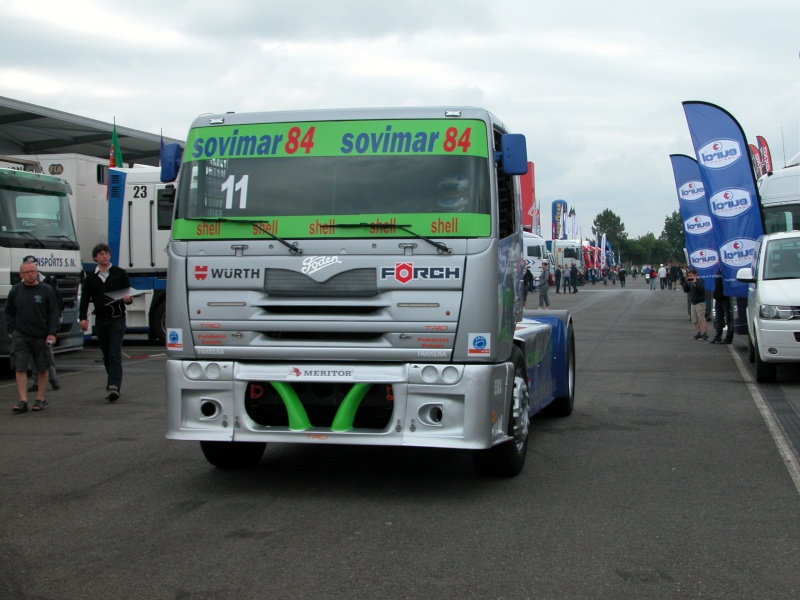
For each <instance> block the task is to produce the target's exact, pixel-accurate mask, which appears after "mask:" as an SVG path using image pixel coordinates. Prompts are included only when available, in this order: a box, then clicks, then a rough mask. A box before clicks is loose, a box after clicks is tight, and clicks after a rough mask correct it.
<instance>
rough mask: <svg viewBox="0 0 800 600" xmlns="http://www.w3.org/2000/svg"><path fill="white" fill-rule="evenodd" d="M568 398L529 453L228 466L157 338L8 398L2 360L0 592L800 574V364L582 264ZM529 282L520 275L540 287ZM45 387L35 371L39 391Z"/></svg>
mask: <svg viewBox="0 0 800 600" xmlns="http://www.w3.org/2000/svg"><path fill="white" fill-rule="evenodd" d="M550 299H551V305H552V307H553V308H569V309H570V310H571V311H572V315H573V318H574V323H575V333H576V342H577V397H576V403H575V411H574V413H573V414H572V416H570V417H567V418H546V417H536V418H535V419H533V421H532V427H531V442H530V445H529V450H528V457H527V463H526V465H525V468H524V470H523V472H522V473H521V474H520V475H519V476H517V477H515V478H512V479H490V478H482V477H479V476H477V475H476V474H475V473H474V471H473V469H472V464H471V460H470V457H469V455H468V454H467V453H464V452H458V451H449V450H448V451H444V450H425V449H413V448H374V447H346V446H325V447H320V446H306V445H289V444H270V445H269V446H268V448H267V452H266V454H265V456H264V458H263V460H262V462H261V464H260V465H258V467H256V468H254V469H249V470H234V471H221V470H217V469H214V468H213V467H211V466H210V465H208V463H206V461H205V460H204V459H203V457H202V454H201V453H200V449H199V446H198V444H197V443H194V442H177V441H170V440H166V439H165V438H164V392H163V390H164V375H163V373H164V370H163V369H164V361H165V357H164V356H163V352H162V350H161V349H160V348H159V347H157V346H154V345H151V344H149V343H147V342H145V341H134V342H130V343H126V345H125V349H124V351H125V354H126V358H125V359H124V372H125V376H124V381H123V396H122V398H121V399H120V400H119V401H118V402H117V403H114V404H111V403H108V402H106V401H105V400H104V399H103V396H104V392H103V385H104V372H103V368H102V364H100V362H99V359H100V354H99V350H98V349H97V347H96V346H89V347H87V348H86V349H85V350H83V351H81V352H77V353H72V354H68V355H60V356H58V358H57V362H58V366H59V372H60V374H61V383H62V388H61V389H60V390H58V391H48V399H49V400H50V404H49V405H48V407H47V409H46V410H45V411H43V412H41V413H35V414H34V413H30V412H29V413H26V414H23V415H14V414H12V412H11V405H12V403H13V402H14V400H15V390H14V382H13V379H12V377H11V375H10V374H5V375H4V376H2V377H0V398H2V399H3V400H4V402H3V404H2V405H0V450H1V451H2V457H3V460H2V463H0V481H1V482H2V486H0V505H1V506H2V508H1V509H0V599H5V598H9V599H11V598H13V599H36V600H44V599H53V600H56V599H58V600H68V599H94V598H98V599H101V598H102V599H107V598H125V599H127V598H131V599H138V598H142V599H151V598H165V599H176V600H199V599H212V600H216V599H227V598H237V599H242V598H298V599H299V598H303V599H305V598H343V599H345V598H346V599H352V598H365V599H366V598H369V599H373V598H389V599H394V598H398V599H399V598H420V599H422V598H425V599H429V598H480V599H483V598H495V599H500V598H502V599H517V598H536V599H547V598H558V599H564V598H587V599H589V598H592V599H593V598H609V599H618V598H724V599H726V600H729V599H747V600H750V599H753V598H765V599H767V598H768V599H782V598H787V599H788V598H792V599H794V598H797V597H800V569H798V565H800V476H798V468H797V464H798V463H797V456H798V453H800V452H799V451H798V448H797V445H798V444H797V441H796V436H794V434H793V429H792V428H793V427H794V425H795V424H796V423H797V415H798V412H800V369H788V368H783V369H781V370H780V371H779V379H778V382H777V383H775V384H770V385H767V386H764V385H758V384H755V383H754V382H753V378H752V372H751V366H750V365H749V363H748V362H747V353H746V348H745V345H744V341H743V340H742V339H741V338H740V337H739V336H737V338H736V343H735V344H734V345H733V346H724V345H711V344H708V343H702V342H697V341H694V340H693V339H691V337H692V335H693V334H694V330H693V328H692V325H691V324H690V323H689V320H688V314H687V311H686V299H685V296H684V294H683V292H681V291H663V292H662V291H661V290H656V291H651V290H649V289H648V288H647V286H646V285H645V284H644V282H643V281H642V280H641V279H639V280H637V281H635V282H634V281H629V284H628V286H627V287H626V288H624V289H622V288H620V287H619V285H617V286H610V285H609V286H603V285H602V284H600V285H595V286H591V285H590V286H584V287H581V288H580V291H579V292H578V293H577V294H567V295H562V294H558V295H556V294H554V293H553V291H552V290H551V292H550ZM536 303H537V296H536V294H533V295H531V296H529V298H528V307H535V305H536ZM32 397H33V394H31V398H32Z"/></svg>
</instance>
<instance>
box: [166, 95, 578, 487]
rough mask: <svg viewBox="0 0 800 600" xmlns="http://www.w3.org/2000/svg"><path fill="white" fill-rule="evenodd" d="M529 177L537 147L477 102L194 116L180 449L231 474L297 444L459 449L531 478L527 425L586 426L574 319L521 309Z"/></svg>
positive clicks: (176, 282) (179, 310) (177, 251)
mask: <svg viewBox="0 0 800 600" xmlns="http://www.w3.org/2000/svg"><path fill="white" fill-rule="evenodd" d="M162 166H165V167H166V171H170V170H173V169H170V168H169V165H162ZM526 170H527V155H526V150H525V140H524V137H523V136H520V135H514V134H509V133H507V131H506V129H505V127H504V125H503V124H502V123H501V122H500V121H499V120H498V119H497V118H496V117H494V116H493V115H492V114H491V113H489V112H487V111H485V110H482V109H478V108H458V107H454V108H452V109H444V108H404V109H360V110H359V109H352V110H316V111H294V112H280V113H251V114H234V113H226V114H217V115H209V116H203V117H199V118H198V119H196V120H195V122H194V123H193V125H192V127H191V129H190V131H189V136H188V140H187V143H186V150H185V154H184V156H183V166H182V167H181V169H180V179H179V180H178V185H177V188H176V193H177V197H176V201H175V219H174V221H173V228H172V239H171V241H170V245H169V260H170V262H169V285H170V291H169V295H168V297H167V357H168V360H167V363H166V376H167V386H166V396H167V400H166V402H167V437H168V438H170V439H175V440H194V441H199V442H200V447H201V449H202V452H203V454H204V456H205V457H206V459H207V460H208V461H209V462H210V463H211V464H213V465H215V466H217V467H235V466H245V465H254V464H256V463H258V462H259V461H260V460H261V457H262V455H263V453H264V450H265V447H266V444H267V442H283V443H303V444H316V445H328V444H358V445H382V446H418V447H428V448H457V449H463V450H468V451H471V452H472V457H473V462H474V464H475V467H476V469H477V470H478V472H480V473H489V474H495V475H504V476H513V475H516V474H517V473H519V472H520V470H521V469H522V466H523V464H524V462H525V457H526V451H527V443H528V431H529V430H528V421H529V419H530V418H531V416H532V415H534V414H536V413H538V412H539V411H541V410H542V409H544V408H545V407H548V408H549V409H550V410H552V411H554V413H555V414H559V415H568V414H570V413H571V412H572V407H573V401H574V391H575V343H574V333H573V326H572V319H571V317H570V315H569V313H568V312H567V311H552V312H545V311H530V313H527V314H523V297H524V294H523V289H522V284H523V281H522V276H523V271H524V269H523V267H524V257H523V242H522V238H523V236H522V219H521V208H520V194H519V183H518V178H517V177H515V176H517V175H520V174H523V173H525V172H526ZM167 179H169V177H167Z"/></svg>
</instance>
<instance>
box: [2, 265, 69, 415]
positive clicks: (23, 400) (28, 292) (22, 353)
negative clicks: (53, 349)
mask: <svg viewBox="0 0 800 600" xmlns="http://www.w3.org/2000/svg"><path fill="white" fill-rule="evenodd" d="M19 275H20V278H21V279H22V281H20V282H19V283H17V284H15V285H14V287H12V288H11V291H10V292H9V293H8V299H7V301H6V309H5V317H6V331H7V332H8V333H9V334H10V335H11V364H12V367H13V369H14V372H15V374H16V380H17V393H18V395H19V400H18V401H17V403H16V404H15V405H14V406H12V407H11V410H12V411H13V412H14V413H15V414H21V413H24V412H28V390H27V387H28V367H29V366H30V365H31V363H33V364H34V365H35V367H36V370H37V371H38V373H39V382H38V383H39V388H38V391H37V392H36V400H35V401H34V403H33V411H34V412H38V411H40V410H44V407H45V405H46V404H47V400H45V399H44V392H45V390H46V389H47V369H48V367H49V366H50V364H49V363H50V352H49V351H48V346H52V345H53V344H55V343H56V333H58V328H59V323H58V303H57V302H56V296H55V293H54V292H53V288H51V287H50V286H49V285H46V284H42V283H40V282H39V269H38V267H37V266H36V263H34V262H23V263H22V265H21V266H20V268H19Z"/></svg>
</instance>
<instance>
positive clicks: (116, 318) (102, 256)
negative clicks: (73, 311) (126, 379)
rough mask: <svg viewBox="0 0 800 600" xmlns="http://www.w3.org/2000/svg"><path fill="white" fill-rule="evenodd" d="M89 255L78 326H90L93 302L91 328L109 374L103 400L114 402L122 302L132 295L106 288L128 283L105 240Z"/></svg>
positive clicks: (122, 326) (117, 392)
mask: <svg viewBox="0 0 800 600" xmlns="http://www.w3.org/2000/svg"><path fill="white" fill-rule="evenodd" d="M92 257H93V258H94V261H95V262H96V263H97V268H95V270H94V272H93V273H90V274H89V275H88V276H87V277H86V280H85V281H84V282H83V288H82V293H81V307H80V314H79V318H80V327H81V329H82V330H83V331H88V330H89V321H88V320H87V319H88V317H89V302H91V303H92V304H94V315H95V319H94V329H95V333H96V334H97V341H98V342H99V344H100V350H101V351H102V352H103V365H104V366H105V368H106V373H107V375H108V378H107V381H106V400H108V401H109V402H116V401H117V400H118V399H119V397H120V395H121V393H122V392H121V389H122V338H123V337H124V336H125V305H127V304H131V303H132V302H133V298H131V297H130V296H129V295H126V296H123V297H122V299H121V300H111V299H110V298H108V297H107V296H106V293H108V292H115V291H119V290H125V289H128V288H130V287H131V284H130V281H129V280H128V274H127V273H126V272H125V269H121V268H120V267H116V266H114V265H112V264H111V249H110V248H109V247H108V246H107V245H106V244H97V245H96V246H95V247H94V248H93V249H92Z"/></svg>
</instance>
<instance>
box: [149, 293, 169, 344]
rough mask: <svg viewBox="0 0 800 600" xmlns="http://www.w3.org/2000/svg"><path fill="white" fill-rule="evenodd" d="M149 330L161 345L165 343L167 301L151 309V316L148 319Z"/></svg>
mask: <svg viewBox="0 0 800 600" xmlns="http://www.w3.org/2000/svg"><path fill="white" fill-rule="evenodd" d="M150 331H151V332H152V333H153V334H154V335H153V337H155V339H157V340H158V343H159V344H161V345H162V346H166V345H167V303H166V302H162V303H161V304H159V305H158V306H156V309H155V310H154V311H153V318H152V319H151V320H150Z"/></svg>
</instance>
